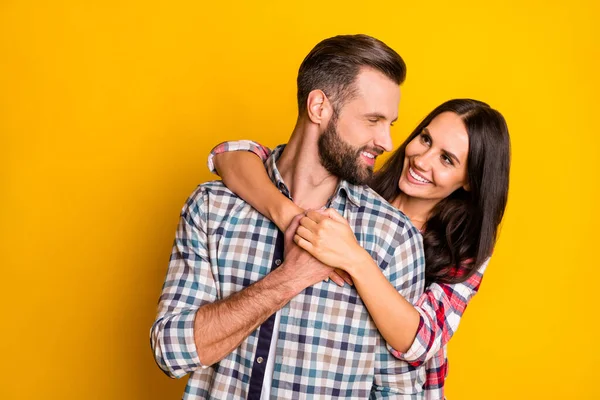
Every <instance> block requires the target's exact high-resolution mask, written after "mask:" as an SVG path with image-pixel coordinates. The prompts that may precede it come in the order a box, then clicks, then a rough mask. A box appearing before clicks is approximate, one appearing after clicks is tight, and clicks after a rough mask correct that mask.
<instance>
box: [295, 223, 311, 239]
mask: <svg viewBox="0 0 600 400" xmlns="http://www.w3.org/2000/svg"><path fill="white" fill-rule="evenodd" d="M296 235H298V236H300V237H301V238H302V239H304V240H306V241H308V242H310V243H314V241H315V235H314V233H312V232H311V231H309V230H308V229H306V228H305V227H303V226H302V225H300V226H299V227H298V229H296Z"/></svg>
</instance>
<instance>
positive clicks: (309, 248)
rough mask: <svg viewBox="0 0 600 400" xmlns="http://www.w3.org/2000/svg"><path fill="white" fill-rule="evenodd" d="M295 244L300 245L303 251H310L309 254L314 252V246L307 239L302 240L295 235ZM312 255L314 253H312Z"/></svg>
mask: <svg viewBox="0 0 600 400" xmlns="http://www.w3.org/2000/svg"><path fill="white" fill-rule="evenodd" d="M294 243H296V244H297V245H298V247H300V248H301V249H304V250H306V251H308V252H309V253H311V252H312V250H313V245H312V244H311V243H310V242H309V241H308V240H306V239H304V238H302V237H301V236H299V235H297V234H296V235H294ZM311 254H312V253H311Z"/></svg>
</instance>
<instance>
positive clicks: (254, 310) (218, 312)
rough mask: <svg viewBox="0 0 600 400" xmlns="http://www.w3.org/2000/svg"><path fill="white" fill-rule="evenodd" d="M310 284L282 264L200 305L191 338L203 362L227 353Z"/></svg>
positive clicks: (207, 362)
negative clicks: (227, 293) (218, 299)
mask: <svg viewBox="0 0 600 400" xmlns="http://www.w3.org/2000/svg"><path fill="white" fill-rule="evenodd" d="M292 272H293V271H292ZM309 285H310V282H308V281H306V279H302V278H301V277H298V276H295V274H293V273H290V269H289V268H286V267H285V265H282V266H281V267H280V268H278V269H276V270H274V271H273V272H271V273H269V274H268V275H267V276H265V277H264V278H263V279H261V280H260V281H258V282H256V283H254V284H252V285H251V286H249V287H247V288H245V289H244V290H242V291H240V292H238V293H234V294H232V295H231V296H229V297H228V298H226V299H223V300H220V301H218V302H215V303H212V304H207V305H204V306H202V307H200V308H199V309H198V311H197V312H196V319H195V321H194V342H195V343H196V350H197V352H198V357H199V358H200V362H201V363H202V365H212V364H214V363H216V362H218V361H219V360H221V359H222V358H224V357H225V356H227V355H228V354H229V353H231V352H232V351H233V350H234V349H235V348H236V347H238V346H239V344H240V343H241V342H242V341H243V340H244V339H245V338H246V337H248V336H249V335H250V334H251V333H252V332H253V331H254V330H255V329H256V328H257V327H258V326H260V324H262V323H263V322H264V321H266V320H267V319H268V318H269V317H270V316H271V315H272V314H273V313H275V312H276V311H278V310H279V309H281V308H282V307H283V306H284V305H286V304H287V303H288V302H289V301H290V300H291V299H292V298H293V297H294V296H295V295H297V294H298V293H300V292H301V291H302V290H304V289H305V288H306V287H308V286H309Z"/></svg>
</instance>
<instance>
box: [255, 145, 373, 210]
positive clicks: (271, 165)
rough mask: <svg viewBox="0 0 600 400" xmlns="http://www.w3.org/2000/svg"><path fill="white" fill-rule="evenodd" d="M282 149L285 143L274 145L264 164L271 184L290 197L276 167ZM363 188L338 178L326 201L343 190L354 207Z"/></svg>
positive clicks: (339, 194)
mask: <svg viewBox="0 0 600 400" xmlns="http://www.w3.org/2000/svg"><path fill="white" fill-rule="evenodd" d="M283 149H285V144H281V145H279V146H277V147H275V149H273V151H272V152H271V155H270V156H269V158H267V161H266V162H265V166H266V168H267V174H268V175H269V178H271V181H272V182H273V184H275V186H276V187H277V188H278V189H279V190H280V191H281V193H283V194H284V195H286V196H287V197H289V198H291V197H292V196H291V195H290V189H289V188H288V187H287V185H286V184H285V182H284V181H283V178H282V177H281V174H280V173H279V170H278V169H277V160H278V159H279V157H280V156H281V153H283ZM364 190H365V186H361V185H354V184H352V183H350V182H348V181H345V180H343V179H340V183H339V184H338V186H337V188H336V189H335V192H334V195H333V196H332V197H331V199H329V202H328V203H331V202H333V201H334V200H335V199H336V198H337V197H339V196H342V192H344V193H345V195H346V196H347V197H348V199H349V200H350V202H352V203H353V204H354V205H355V206H356V207H360V198H361V194H362V193H363V191H364Z"/></svg>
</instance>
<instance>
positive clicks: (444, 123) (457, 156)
mask: <svg viewBox="0 0 600 400" xmlns="http://www.w3.org/2000/svg"><path fill="white" fill-rule="evenodd" d="M468 153H469V135H468V133H467V129H466V128H465V125H464V123H463V122H462V119H461V117H459V116H458V115H456V114H455V113H453V112H444V113H442V114H440V115H438V116H437V117H435V118H434V119H433V120H432V121H431V123H430V124H429V125H428V126H426V127H425V128H424V129H423V131H422V132H421V133H420V134H419V135H417V136H416V137H415V138H414V139H413V140H411V141H410V142H409V143H408V145H407V146H406V153H405V157H404V167H403V169H402V175H401V176H400V181H399V182H398V187H399V188H400V190H401V191H402V192H403V193H404V194H405V195H406V196H409V197H413V198H418V199H423V200H434V201H436V202H439V201H440V200H442V199H444V198H446V197H448V196H449V195H450V194H451V193H452V192H454V191H455V190H456V189H458V188H461V187H462V188H465V190H468V177H467V156H468Z"/></svg>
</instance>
